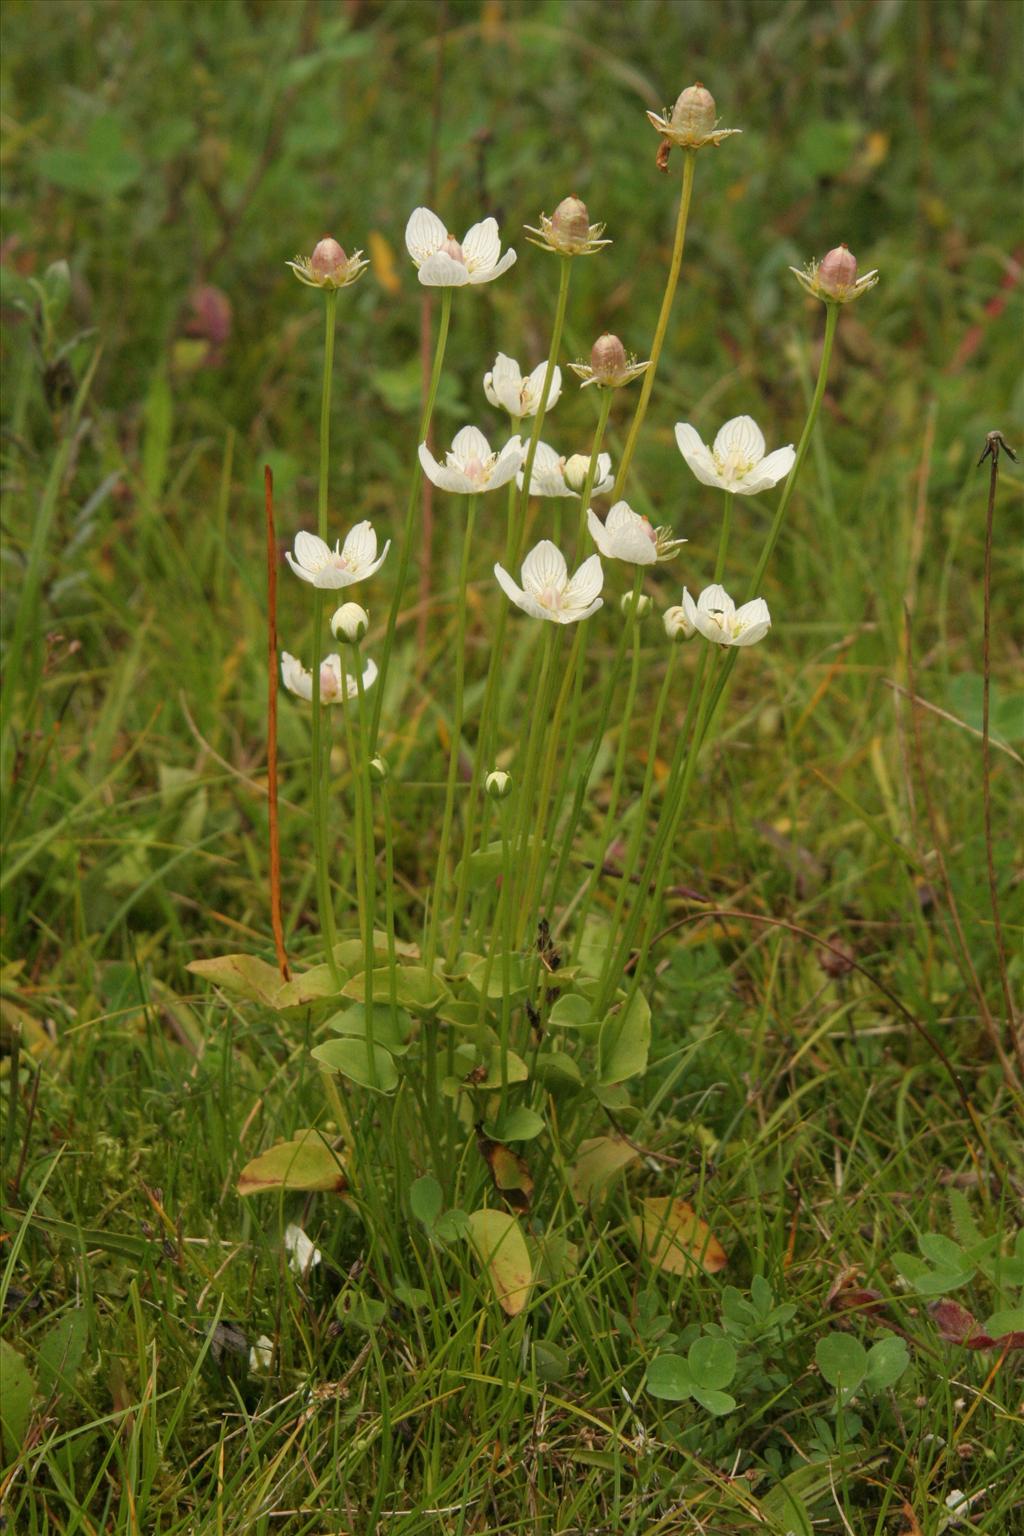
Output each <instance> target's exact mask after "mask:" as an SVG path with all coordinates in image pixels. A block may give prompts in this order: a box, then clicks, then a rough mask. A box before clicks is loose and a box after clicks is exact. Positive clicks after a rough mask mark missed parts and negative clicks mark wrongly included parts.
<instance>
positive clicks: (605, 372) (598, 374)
mask: <svg viewBox="0 0 1024 1536" xmlns="http://www.w3.org/2000/svg"><path fill="white" fill-rule="evenodd" d="M590 366H591V368H592V369H593V373H594V378H595V380H597V381H598V382H601V381H603V380H605V379H608V380H612V379H618V378H620V377H621V376H622V374H623V373H624V372H625V369H626V349H625V347H624V346H623V345H622V342H621V341H620V340H619V338H618V337H617V336H612V335H610V334H609V333H608V332H607V331H606V332H605V334H604V335H603V336H599V337H598V338H597V340H596V341H595V342H594V345H593V346H592V347H591V349H590Z"/></svg>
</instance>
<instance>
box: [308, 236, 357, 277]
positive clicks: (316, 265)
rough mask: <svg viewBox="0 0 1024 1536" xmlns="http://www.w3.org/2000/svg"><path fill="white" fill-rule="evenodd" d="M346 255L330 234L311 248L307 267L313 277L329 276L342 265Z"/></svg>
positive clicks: (346, 258)
mask: <svg viewBox="0 0 1024 1536" xmlns="http://www.w3.org/2000/svg"><path fill="white" fill-rule="evenodd" d="M347 260H348V257H347V256H346V255H345V252H344V251H343V250H342V248H341V246H340V245H339V244H338V242H337V240H332V239H331V237H330V235H328V236H327V237H326V238H325V239H323V240H319V241H318V242H317V244H316V245H315V246H314V248H313V254H312V256H311V257H310V258H309V269H310V271H311V272H312V274H313V276H314V277H321V278H322V277H331V276H332V275H333V274H334V273H335V272H337V270H338V268H339V267H343V266H344V265H345V262H346V261H347Z"/></svg>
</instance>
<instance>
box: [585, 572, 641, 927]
mask: <svg viewBox="0 0 1024 1536" xmlns="http://www.w3.org/2000/svg"><path fill="white" fill-rule="evenodd" d="M643 579H644V574H643V566H637V570H636V576H635V577H634V579H633V594H632V596H633V610H632V612H631V614H630V617H629V618H627V619H626V620H624V623H625V624H626V625H627V626H628V628H629V632H630V635H631V637H632V641H633V656H632V660H631V663H630V668H629V683H628V685H627V687H626V707H625V709H624V711H623V714H622V720H621V722H620V725H619V740H618V745H617V747H616V749H615V766H614V768H613V770H612V787H611V793H610V794H609V797H608V804H607V806H606V807H605V813H604V822H603V824H602V827H601V834H600V836H599V838H598V842H597V852H596V854H595V857H594V864H593V868H592V869H591V871H590V879H589V880H588V881H587V886H586V891H585V893H584V896H583V905H582V908H581V910H580V914H579V918H578V920H577V932H576V943H575V945H574V949H573V953H574V957H575V955H576V954H577V953H578V951H579V945H580V941H581V940H582V937H583V929H584V927H585V926H586V921H587V916H588V914H589V912H590V909H591V907H592V906H593V904H594V896H595V895H596V893H597V887H598V885H599V884H600V882H601V876H602V874H603V872H604V861H605V859H606V858H607V856H608V848H609V845H610V843H611V840H612V831H613V829H614V825H615V817H616V815H617V813H618V809H619V797H620V795H621V794H622V780H623V778H624V776H625V771H626V749H627V747H628V746H629V728H630V725H631V723H632V720H633V710H634V709H635V708H636V691H637V686H638V684H639V682H640V654H641V644H640V620H639V619H638V618H637V617H636V603H637V598H638V597H639V596H640V588H641V587H642V585H643Z"/></svg>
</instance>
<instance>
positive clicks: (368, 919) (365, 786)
mask: <svg viewBox="0 0 1024 1536" xmlns="http://www.w3.org/2000/svg"><path fill="white" fill-rule="evenodd" d="M352 659H353V661H354V663H355V674H356V694H357V696H358V699H359V762H358V763H353V765H352V771H353V775H354V776H355V777H357V778H358V781H359V783H360V785H361V786H362V790H361V795H360V799H361V800H362V821H363V838H362V843H363V849H362V853H363V859H362V862H363V868H364V877H363V899H364V903H365V905H364V910H363V912H362V913H361V915H360V916H361V922H362V933H363V966H364V970H365V973H366V974H365V979H364V981H363V1017H364V1020H365V1024H366V1065H367V1071H368V1072H369V1074H370V1081H371V1083H375V1082H376V1081H377V1060H376V1055H375V1052H374V1045H375V1041H374V1018H373V969H374V964H375V954H374V942H373V934H374V915H375V913H376V910H377V850H376V839H375V838H374V833H373V785H372V783H371V782H370V720H369V711H368V709H367V705H366V689H365V688H364V687H363V658H362V655H361V653H360V650H359V645H358V642H357V643H356V644H355V645H353V647H352Z"/></svg>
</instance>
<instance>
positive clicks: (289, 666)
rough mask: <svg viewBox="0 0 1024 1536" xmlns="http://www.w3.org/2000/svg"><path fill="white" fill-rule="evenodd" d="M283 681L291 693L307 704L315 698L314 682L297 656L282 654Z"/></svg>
mask: <svg viewBox="0 0 1024 1536" xmlns="http://www.w3.org/2000/svg"><path fill="white" fill-rule="evenodd" d="M281 681H282V683H284V686H285V687H286V688H287V689H288V692H289V693H294V694H295V695H297V697H298V698H300V699H306V700H307V702H308V700H310V699H311V698H312V697H313V680H312V678H311V677H310V675H309V673H308V672H307V671H306V669H305V667H304V666H303V665H302V662H301V661H299V659H298V657H297V656H290V655H289V654H288V652H287V651H282V652H281Z"/></svg>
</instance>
